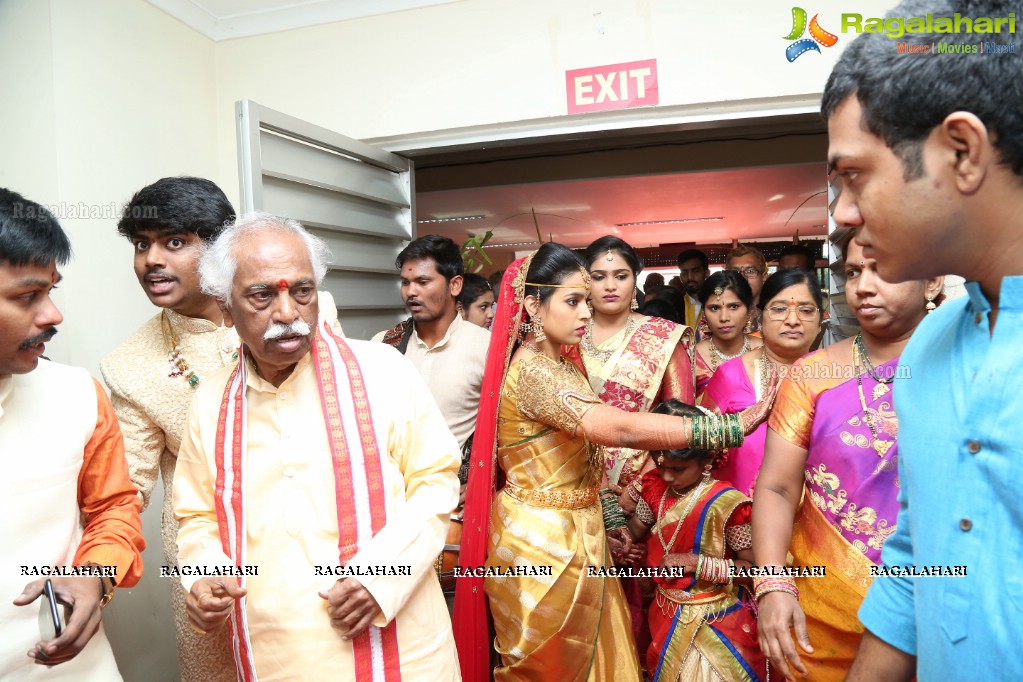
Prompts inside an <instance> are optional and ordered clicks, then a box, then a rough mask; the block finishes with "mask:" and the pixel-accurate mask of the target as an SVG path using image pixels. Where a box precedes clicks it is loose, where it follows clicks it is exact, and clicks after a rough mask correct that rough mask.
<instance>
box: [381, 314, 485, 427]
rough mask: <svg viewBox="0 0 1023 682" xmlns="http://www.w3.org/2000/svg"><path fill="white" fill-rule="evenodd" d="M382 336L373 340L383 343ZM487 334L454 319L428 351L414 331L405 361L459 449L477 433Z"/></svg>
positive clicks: (474, 326) (477, 326)
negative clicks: (424, 387) (416, 373)
mask: <svg viewBox="0 0 1023 682" xmlns="http://www.w3.org/2000/svg"><path fill="white" fill-rule="evenodd" d="M385 333H386V331H384V332H380V333H379V334H377V335H376V336H374V337H373V340H374V341H380V340H381V339H383V337H384V334H385ZM489 345H490V332H488V331H487V330H486V329H484V328H483V327H481V326H479V325H477V324H473V323H472V322H467V321H465V320H463V319H462V316H461V315H455V319H454V321H453V322H452V323H451V324H450V325H448V331H447V333H446V334H444V338H443V339H441V340H440V341H438V342H437V343H436V345H434V347H433V348H429V347H427V345H426V344H425V343H423V341H422V339H420V338H419V334H418V333H417V332H416V331H415V328H414V327H413V330H412V336H411V337H410V338H409V342H408V348H406V349H405V357H406V358H408V359H409V361H410V362H411V363H412V364H413V365H415V366H416V369H418V370H419V374H420V375H421V376H422V377H423V379H425V380H426V385H427V386H429V387H430V393H432V394H433V399H434V400H436V401H437V406H438V407H439V408H440V412H441V414H443V415H444V419H445V421H447V424H448V428H450V429H451V433H453V434H455V438H456V439H457V440H458V445H459V446H461V445H464V444H465V441H466V440H468V438H469V436H471V435H472V433H473V431H475V430H476V413H477V412H478V411H479V409H480V387H481V386H482V385H483V368H484V366H485V365H486V364H487V347H488V346H489Z"/></svg>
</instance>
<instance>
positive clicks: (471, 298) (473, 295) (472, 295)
mask: <svg viewBox="0 0 1023 682" xmlns="http://www.w3.org/2000/svg"><path fill="white" fill-rule="evenodd" d="M488 291H493V288H492V287H491V286H490V282H488V281H487V278H486V277H484V276H483V275H477V274H474V273H471V272H470V273H468V274H465V275H462V293H460V294H458V303H459V304H461V306H462V310H468V309H469V307H470V306H472V304H473V303H475V302H476V299H478V298H479V297H480V296H482V295H483V294H485V293H486V292H488Z"/></svg>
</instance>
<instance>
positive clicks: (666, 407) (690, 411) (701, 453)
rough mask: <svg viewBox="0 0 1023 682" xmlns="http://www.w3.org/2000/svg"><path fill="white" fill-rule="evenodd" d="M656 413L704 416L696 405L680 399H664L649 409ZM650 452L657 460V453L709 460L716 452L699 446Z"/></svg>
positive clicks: (678, 415) (676, 415)
mask: <svg viewBox="0 0 1023 682" xmlns="http://www.w3.org/2000/svg"><path fill="white" fill-rule="evenodd" d="M650 411H651V412H654V413H656V414H667V415H670V416H672V417H704V416H706V415H705V414H704V413H703V412H701V411H700V409H699V408H698V407H694V406H693V405H690V404H688V403H684V402H682V401H681V400H675V399H671V400H665V401H664V402H663V403H660V404H658V405H657V407H655V408H654V409H652V410H650ZM650 454H651V455H652V456H653V457H654V461H656V460H657V456H658V455H664V456H665V457H668V458H669V459H681V460H696V461H697V462H709V461H710V460H712V459H714V457H715V456H716V454H717V453H715V452H714V451H713V450H701V449H700V448H679V449H676V450H653V451H651V452H650Z"/></svg>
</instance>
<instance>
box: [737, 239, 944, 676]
mask: <svg viewBox="0 0 1023 682" xmlns="http://www.w3.org/2000/svg"><path fill="white" fill-rule="evenodd" d="M847 237H848V239H847V241H846V242H845V244H844V248H843V260H844V271H845V277H846V285H845V296H846V301H847V302H848V304H849V306H850V308H851V309H852V310H853V312H854V313H855V315H856V318H857V319H858V320H859V322H860V325H861V329H862V331H861V333H860V334H858V335H857V336H855V337H853V338H850V339H845V340H844V341H841V342H839V343H836V344H834V345H831V346H829V347H828V348H826V349H824V350H821V351H818V352H816V353H813V354H811V355H808V356H807V357H805V358H803V359H802V360H800V361H799V362H797V363H796V364H795V365H793V367H792V369H791V372H790V373H789V376H788V377H787V378H786V379H785V380H783V382H782V389H781V392H780V393H779V396H778V401H777V403H776V404H775V407H774V411H773V412H772V414H771V417H770V420H769V431H768V435H767V448H766V454H765V457H764V463H763V467H762V468H761V471H760V478H759V480H758V481H757V488H756V493H755V495H754V498H753V499H754V503H753V504H754V517H753V518H754V524H753V525H754V528H753V532H754V535H753V536H754V538H755V542H754V555H755V559H756V563H757V565H761V566H765V565H766V566H770V565H784V564H785V563H786V554H787V553H791V556H792V565H793V566H826V567H827V574H826V576H824V577H813V578H797V579H795V580H794V581H791V579H790V582H789V583H788V584H783V583H780V582H777V581H775V583H773V584H771V585H768V586H767V587H766V588H763V589H760V588H761V587H762V586H760V585H757V590H756V597H757V601H758V602H759V607H760V614H759V626H760V644H761V647H762V648H763V650H764V653H765V654H767V655H768V656H769V657H770V660H771V666H772V668H773V669H775V670H777V671H779V672H780V673H782V674H788V675H791V674H792V670H793V669H794V670H796V671H799V672H808V673H809V677H808V678H807V679H810V680H815V681H816V680H824V681H826V682H827V681H831V680H836V681H837V680H843V679H845V675H846V672H847V671H848V669H849V666H850V665H851V664H852V661H853V658H854V657H855V655H856V649H857V648H858V646H859V641H860V638H861V636H862V634H863V627H862V626H861V625H860V622H859V620H858V619H857V617H856V612H857V610H858V609H859V606H860V603H861V602H862V601H863V597H864V596H865V595H866V592H867V588H868V587H869V586H870V581H871V576H870V569H871V567H872V566H874V565H878V564H880V561H881V548H882V546H883V545H884V542H885V539H886V538H887V537H888V536H889V535H891V534H892V533H893V532H894V531H895V520H896V517H897V515H898V510H899V505H898V501H897V499H896V496H897V494H898V489H899V479H898V471H897V468H896V466H897V459H898V443H897V438H898V421H897V420H896V417H895V412H894V411H893V407H892V394H893V391H897V390H899V388H898V386H899V378H900V377H901V375H902V373H901V371H897V365H898V359H899V354H900V353H901V352H902V349H903V348H904V347H905V345H906V343H907V341H908V340H909V337H910V335H911V334H912V333H913V330H914V329H915V328H916V326H917V325H918V324H919V323H920V321H921V320H923V318H924V315H925V313H926V310H927V309H929V308H933V305H932V301H933V300H934V299H935V298H936V297H937V296H938V294H939V293H940V291H941V285H942V280H941V278H937V279H932V280H925V281H924V280H921V281H913V282H904V283H901V284H890V283H888V282H885V281H884V280H881V279H880V278H879V277H878V276H877V274H876V272H875V268H874V265H875V262H874V260H873V259H869V258H864V256H863V250H862V248H861V247H860V246H859V245H858V244H856V243H855V242H853V241H851V236H847ZM901 369H902V368H898V370H901ZM804 490H805V492H804ZM801 498H802V500H801ZM793 522H794V523H795V525H793ZM800 614H802V615H803V616H805V619H806V620H805V623H806V624H805V631H804V628H803V627H802V619H801V618H800V617H799V616H800ZM797 623H798V624H799V625H797ZM793 627H795V629H796V635H797V636H796V638H795V641H797V642H800V643H799V648H798V649H795V650H796V651H797V657H795V658H792V659H788V660H787V659H786V657H785V656H784V654H783V653H782V647H783V646H787V647H794V646H795V645H794V640H793V638H792V635H791V632H790V628H793ZM804 634H805V635H808V639H809V647H808V646H806V645H804V644H803V643H802V642H801V641H800V639H801V638H800V636H801V635H804Z"/></svg>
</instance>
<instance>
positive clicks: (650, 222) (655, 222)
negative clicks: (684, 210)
mask: <svg viewBox="0 0 1023 682" xmlns="http://www.w3.org/2000/svg"><path fill="white" fill-rule="evenodd" d="M715 220H724V218H722V217H720V216H719V217H716V218H671V219H669V220H643V221H640V222H636V223H615V227H635V226H639V225H668V224H673V223H710V222H714V221H715Z"/></svg>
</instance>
